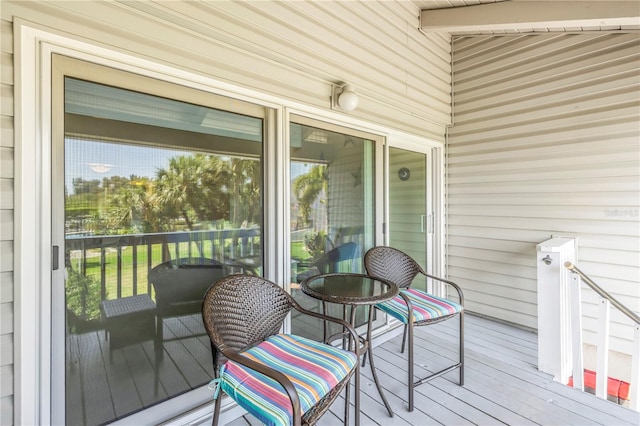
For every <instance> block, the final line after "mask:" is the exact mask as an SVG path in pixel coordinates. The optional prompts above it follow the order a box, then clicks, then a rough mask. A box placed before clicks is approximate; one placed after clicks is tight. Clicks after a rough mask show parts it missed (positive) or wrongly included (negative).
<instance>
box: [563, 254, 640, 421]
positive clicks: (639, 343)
mask: <svg viewBox="0 0 640 426" xmlns="http://www.w3.org/2000/svg"><path fill="white" fill-rule="evenodd" d="M564 266H565V268H567V269H568V270H570V271H571V272H572V273H573V274H575V277H576V278H577V279H576V278H574V279H573V280H572V281H573V285H574V289H573V290H572V296H573V297H574V298H575V299H574V300H575V302H576V303H575V304H574V305H573V306H574V307H577V310H578V312H579V310H580V307H581V304H582V303H581V299H580V279H582V281H584V282H585V283H586V284H587V285H588V286H589V287H590V288H591V289H593V290H594V291H595V292H596V293H598V295H599V296H600V308H599V321H598V324H599V325H600V327H599V329H598V355H597V364H596V395H597V396H599V397H600V398H606V397H607V379H608V373H607V369H608V354H609V323H610V321H609V319H610V311H611V309H610V308H611V305H613V306H614V307H615V308H616V309H618V310H619V311H620V312H622V313H623V314H624V315H625V316H627V317H628V318H630V319H631V320H632V321H633V322H634V323H635V324H634V339H633V351H632V354H631V389H630V397H629V399H630V408H631V409H633V410H636V411H640V410H639V409H640V401H638V399H639V398H640V316H638V315H637V314H636V313H635V312H633V311H631V310H630V309H629V308H627V307H626V306H624V305H623V304H622V303H620V302H619V301H618V300H617V299H615V298H614V297H613V296H611V295H610V294H609V293H607V292H606V291H605V290H603V289H602V288H600V287H599V286H598V285H597V284H596V283H595V282H593V280H592V279H591V278H589V277H588V276H587V275H586V274H585V273H584V272H582V271H581V270H580V269H579V268H578V267H576V266H575V265H574V264H573V263H571V262H565V264H564ZM576 316H581V314H579V313H578V314H576V313H575V312H574V313H572V332H573V334H574V339H573V340H572V346H573V353H574V358H573V359H574V375H573V376H574V387H580V388H582V378H580V380H579V382H578V380H577V377H576V376H577V375H578V374H576V371H578V372H581V371H582V339H581V338H576V337H575V334H576V333H579V334H582V327H581V320H577V319H576ZM578 364H579V365H578ZM578 384H579V386H578Z"/></svg>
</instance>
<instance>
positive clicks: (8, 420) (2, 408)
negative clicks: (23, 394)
mask: <svg viewBox="0 0 640 426" xmlns="http://www.w3.org/2000/svg"><path fill="white" fill-rule="evenodd" d="M0 424H3V425H12V424H13V396H7V397H4V398H0Z"/></svg>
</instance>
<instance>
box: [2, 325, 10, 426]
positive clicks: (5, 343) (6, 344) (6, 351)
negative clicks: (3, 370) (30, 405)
mask: <svg viewBox="0 0 640 426" xmlns="http://www.w3.org/2000/svg"><path fill="white" fill-rule="evenodd" d="M9 364H13V335H11V334H5V335H2V336H0V366H4V365H9ZM3 424H4V423H3Z"/></svg>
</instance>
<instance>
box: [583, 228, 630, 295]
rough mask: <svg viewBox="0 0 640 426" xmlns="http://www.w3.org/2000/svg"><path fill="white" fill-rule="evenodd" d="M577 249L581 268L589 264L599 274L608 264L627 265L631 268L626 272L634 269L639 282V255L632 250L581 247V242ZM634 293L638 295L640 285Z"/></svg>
mask: <svg viewBox="0 0 640 426" xmlns="http://www.w3.org/2000/svg"><path fill="white" fill-rule="evenodd" d="M638 226H640V225H638ZM579 243H581V241H579ZM579 250H580V259H581V260H582V262H583V263H582V265H583V266H582V267H581V269H582V268H583V267H584V266H586V265H589V267H593V271H594V272H595V273H599V274H601V271H602V270H603V268H606V267H607V266H608V265H617V266H627V267H631V268H633V269H632V270H630V271H627V274H628V273H630V272H632V271H635V272H636V277H637V280H636V281H635V282H636V283H640V268H638V267H640V256H637V254H636V253H634V252H633V251H631V250H628V251H625V250H611V249H602V248H599V247H594V248H592V247H583V246H582V244H580V248H579ZM591 263H593V265H591ZM605 270H606V269H605ZM609 272H610V271H609ZM607 275H608V274H604V276H607ZM625 275H626V274H625ZM636 294H637V295H638V296H640V286H638V289H637V292H636Z"/></svg>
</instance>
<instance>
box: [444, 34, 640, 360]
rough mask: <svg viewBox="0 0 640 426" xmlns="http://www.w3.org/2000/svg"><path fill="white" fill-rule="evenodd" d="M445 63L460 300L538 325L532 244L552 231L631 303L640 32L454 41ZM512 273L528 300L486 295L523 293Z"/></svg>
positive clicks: (637, 205)
mask: <svg viewBox="0 0 640 426" xmlns="http://www.w3.org/2000/svg"><path fill="white" fill-rule="evenodd" d="M453 58H454V65H453V68H454V83H453V85H454V102H455V103H454V117H455V125H454V126H453V127H452V128H450V130H449V138H448V144H447V158H446V161H447V203H448V205H447V211H446V212H447V237H448V239H447V262H448V272H449V276H450V277H451V278H452V279H455V278H458V279H459V281H460V283H461V284H462V286H463V289H464V290H465V295H466V298H467V299H468V303H469V304H471V306H477V307H478V309H481V312H480V313H482V314H485V315H490V316H495V317H497V318H500V319H504V320H507V321H508V320H514V319H516V320H521V321H523V323H522V324H523V325H528V326H532V327H536V315H537V308H536V305H537V297H536V279H537V275H536V254H537V253H536V245H537V244H539V243H540V242H543V241H545V240H547V239H549V238H550V237H551V236H553V235H561V236H575V237H577V238H578V260H577V263H578V265H579V266H580V267H581V269H583V270H585V269H588V271H589V272H587V273H588V274H589V275H590V276H591V277H592V279H594V280H595V281H596V282H597V283H598V284H599V285H601V286H602V287H603V288H605V289H606V290H607V291H610V292H611V293H612V294H614V295H615V296H616V297H617V298H619V299H620V300H624V301H625V303H628V304H629V305H630V306H632V307H633V308H634V309H640V308H638V307H637V305H638V304H639V303H640V289H639V288H638V282H640V214H639V213H638V211H639V210H640V126H639V125H638V123H639V122H640V96H638V94H639V92H640V80H639V79H638V76H639V75H640V34H637V33H630V34H580V35H573V34H561V35H556V34H553V35H533V36H525V37H523V36H508V37H505V36H501V37H492V36H477V37H464V38H459V39H454V49H453ZM510 250H511V251H512V253H509V251H510ZM506 277H509V278H510V277H515V279H514V282H513V283H511V284H510V283H509V282H508V279H507V278H506ZM518 279H519V280H528V282H529V286H528V287H526V288H528V289H529V290H530V291H529V292H528V293H518V292H515V293H514V292H511V293H509V296H508V297H506V296H502V295H501V294H500V293H499V292H496V291H495V286H496V284H497V285H499V286H502V287H513V288H515V289H517V290H522V287H523V284H522V281H518ZM471 289H472V290H471ZM469 290H471V291H469ZM467 293H469V295H467ZM485 293H487V294H491V295H492V296H493V297H494V298H496V299H497V300H494V301H487V300H486V297H485V296H484V294H485ZM514 297H515V298H517V300H518V302H519V305H518V306H520V307H524V306H527V307H528V308H527V309H526V312H528V313H529V315H528V316H525V317H519V316H517V315H514V313H513V308H512V307H511V306H512V304H513V300H512V299H513V298H514ZM590 298H591V295H589V296H587V297H586V301H585V306H586V310H587V311H589V313H590V312H591V310H592V309H593V308H595V307H596V305H595V303H596V301H595V300H591V299H590ZM501 302H502V303H501ZM615 321H617V322H615V323H614V326H613V327H614V328H616V330H615V332H614V337H613V339H612V340H613V341H615V342H616V343H615V346H616V347H617V348H624V349H625V350H628V348H629V343H630V342H629V338H630V337H629V336H630V334H629V333H630V329H629V327H628V326H626V325H624V323H623V322H621V321H618V320H615ZM594 327H595V324H594V323H593V322H590V321H586V322H585V325H584V328H585V331H586V332H587V333H591V334H593V329H594Z"/></svg>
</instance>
